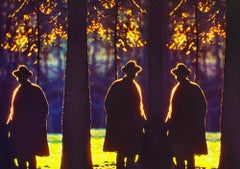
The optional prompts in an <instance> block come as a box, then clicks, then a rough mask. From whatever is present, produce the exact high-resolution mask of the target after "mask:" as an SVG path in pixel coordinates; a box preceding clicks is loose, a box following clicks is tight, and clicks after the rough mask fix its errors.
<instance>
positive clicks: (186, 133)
mask: <svg viewBox="0 0 240 169" xmlns="http://www.w3.org/2000/svg"><path fill="white" fill-rule="evenodd" d="M190 73H191V70H190V69H188V68H187V67H186V65H185V64H183V63H179V64H177V66H176V67H175V68H173V69H172V70H171V74H172V75H173V76H174V77H175V78H176V80H177V81H178V83H177V84H176V85H175V86H174V87H173V89H172V93H171V99H170V106H169V112H168V115H167V118H166V124H167V129H168V138H169V144H170V149H171V152H172V155H173V157H176V162H177V169H185V161H187V168H188V169H194V168H195V160H194V155H195V154H198V155H201V154H207V145H206V138H205V115H206V109H207V108H206V107H207V106H206V99H205V96H204V93H203V90H202V89H201V88H200V86H199V85H198V84H196V83H194V82H191V81H190V80H189V79H188V76H189V74H190Z"/></svg>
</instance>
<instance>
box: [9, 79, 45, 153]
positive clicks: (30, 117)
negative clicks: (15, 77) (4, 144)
mask: <svg viewBox="0 0 240 169" xmlns="http://www.w3.org/2000/svg"><path fill="white" fill-rule="evenodd" d="M10 112H11V113H10V115H9V119H10V122H9V124H8V125H9V126H10V143H11V150H12V153H13V155H14V156H21V157H29V156H33V155H38V156H48V155H49V147H48V142H47V128H46V118H47V116H48V103H47V100H46V97H45V94H44V92H43V91H42V89H41V88H40V87H39V86H37V85H35V84H32V83H30V82H28V83H27V84H25V85H19V86H18V87H17V88H16V89H15V90H14V93H13V97H12V106H11V111H10Z"/></svg>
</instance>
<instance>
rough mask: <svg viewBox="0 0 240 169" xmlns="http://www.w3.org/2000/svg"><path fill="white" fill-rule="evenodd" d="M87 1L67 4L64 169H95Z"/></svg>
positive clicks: (62, 166)
mask: <svg viewBox="0 0 240 169" xmlns="http://www.w3.org/2000/svg"><path fill="white" fill-rule="evenodd" d="M86 8H87V7H86V1H85V0H75V1H68V43H67V47H68V48H67V58H66V72H65V93H64V107H63V124H62V131H63V139H62V143H63V145H62V146H63V148H62V162H61V169H92V161H91V149H90V138H91V137H90V101H89V100H90V98H89V84H88V81H89V77H88V76H89V75H88V60H87V35H86V16H87V13H86V12H87V11H86V10H87V9H86Z"/></svg>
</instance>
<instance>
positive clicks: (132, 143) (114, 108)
mask: <svg viewBox="0 0 240 169" xmlns="http://www.w3.org/2000/svg"><path fill="white" fill-rule="evenodd" d="M121 70H122V71H123V72H124V73H125V76H124V77H123V78H121V79H118V80H116V81H114V82H113V83H112V85H111V86H110V87H109V89H108V91H107V94H106V98H105V109H106V112H107V126H106V137H105V142H104V148H103V150H104V151H109V152H117V159H116V163H117V169H123V168H128V169H132V168H133V167H134V166H135V165H136V163H135V158H136V155H137V154H139V153H140V151H141V146H142V145H141V143H142V137H143V134H144V132H143V124H144V122H145V120H146V116H145V113H144V109H143V103H142V96H141V89H140V86H139V84H138V83H137V82H136V81H135V80H134V79H135V77H136V76H137V74H138V73H139V72H140V71H141V70H142V68H141V67H140V66H138V65H137V64H136V62H135V61H134V60H130V61H128V63H127V64H126V65H125V66H123V67H122V68H121ZM125 158H126V164H125V162H124V159H125Z"/></svg>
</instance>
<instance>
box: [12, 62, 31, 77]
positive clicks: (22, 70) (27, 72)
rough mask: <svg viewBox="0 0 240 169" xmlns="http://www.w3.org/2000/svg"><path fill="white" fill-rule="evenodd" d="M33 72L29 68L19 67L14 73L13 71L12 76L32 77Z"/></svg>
mask: <svg viewBox="0 0 240 169" xmlns="http://www.w3.org/2000/svg"><path fill="white" fill-rule="evenodd" d="M32 74H33V73H32V71H30V70H28V68H27V66H25V65H19V66H18V68H17V69H16V70H14V71H12V75H13V76H14V77H27V78H29V77H31V76H32Z"/></svg>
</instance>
